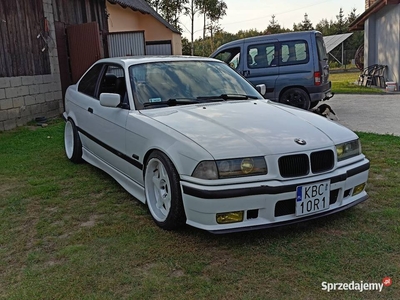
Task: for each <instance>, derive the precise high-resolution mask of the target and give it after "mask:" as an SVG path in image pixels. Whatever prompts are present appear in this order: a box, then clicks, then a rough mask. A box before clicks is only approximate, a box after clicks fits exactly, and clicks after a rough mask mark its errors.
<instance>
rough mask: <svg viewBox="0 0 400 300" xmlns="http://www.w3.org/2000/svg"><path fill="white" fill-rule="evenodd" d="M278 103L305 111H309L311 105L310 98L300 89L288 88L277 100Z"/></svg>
mask: <svg viewBox="0 0 400 300" xmlns="http://www.w3.org/2000/svg"><path fill="white" fill-rule="evenodd" d="M279 102H280V103H283V104H287V105H291V106H295V107H298V108H303V109H305V110H309V109H310V105H311V103H310V102H311V101H310V96H308V94H307V93H306V92H305V91H304V90H302V89H300V88H290V89H288V90H286V91H285V92H283V94H282V95H281V97H280V98H279Z"/></svg>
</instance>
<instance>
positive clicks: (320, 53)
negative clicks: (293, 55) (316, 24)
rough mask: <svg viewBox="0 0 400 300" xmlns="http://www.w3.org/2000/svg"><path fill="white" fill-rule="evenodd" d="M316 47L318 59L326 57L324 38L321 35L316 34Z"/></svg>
mask: <svg viewBox="0 0 400 300" xmlns="http://www.w3.org/2000/svg"><path fill="white" fill-rule="evenodd" d="M316 38H317V49H318V58H319V60H324V59H327V58H328V57H327V54H326V48H325V43H324V39H323V38H322V37H321V36H317V37H316Z"/></svg>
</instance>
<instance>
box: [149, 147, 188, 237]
mask: <svg viewBox="0 0 400 300" xmlns="http://www.w3.org/2000/svg"><path fill="white" fill-rule="evenodd" d="M144 185H145V194H146V202H147V206H148V208H149V211H150V214H151V216H152V218H153V220H154V222H155V223H156V224H157V225H158V226H159V227H161V228H163V229H166V230H172V229H176V228H178V227H180V226H182V225H183V224H184V223H185V221H186V217H185V212H184V208H183V202H182V194H181V190H180V185H179V175H178V172H177V171H176V169H175V167H174V165H173V164H172V162H171V160H170V159H169V158H168V157H167V156H166V155H165V154H164V153H162V152H159V151H154V152H153V153H151V154H150V156H149V158H148V160H147V163H146V169H145V172H144Z"/></svg>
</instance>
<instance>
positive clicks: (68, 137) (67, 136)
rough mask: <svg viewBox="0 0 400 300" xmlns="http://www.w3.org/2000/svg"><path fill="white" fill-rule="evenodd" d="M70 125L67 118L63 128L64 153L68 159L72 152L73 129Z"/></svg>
mask: <svg viewBox="0 0 400 300" xmlns="http://www.w3.org/2000/svg"><path fill="white" fill-rule="evenodd" d="M72 126H73V125H72V123H71V121H69V120H68V121H67V123H66V124H65V129H64V145H65V154H66V155H67V157H68V159H71V158H72V154H73V153H74V131H73V127H72Z"/></svg>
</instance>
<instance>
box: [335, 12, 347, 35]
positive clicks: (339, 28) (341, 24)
mask: <svg viewBox="0 0 400 300" xmlns="http://www.w3.org/2000/svg"><path fill="white" fill-rule="evenodd" d="M336 20H337V22H336V24H335V26H336V34H342V33H345V32H347V29H348V28H347V24H346V23H347V22H346V20H345V18H344V14H343V9H342V8H340V10H339V14H338V15H336Z"/></svg>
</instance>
